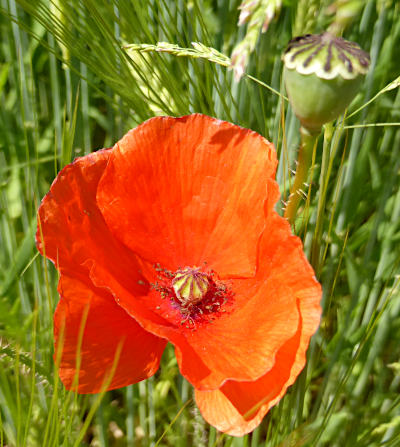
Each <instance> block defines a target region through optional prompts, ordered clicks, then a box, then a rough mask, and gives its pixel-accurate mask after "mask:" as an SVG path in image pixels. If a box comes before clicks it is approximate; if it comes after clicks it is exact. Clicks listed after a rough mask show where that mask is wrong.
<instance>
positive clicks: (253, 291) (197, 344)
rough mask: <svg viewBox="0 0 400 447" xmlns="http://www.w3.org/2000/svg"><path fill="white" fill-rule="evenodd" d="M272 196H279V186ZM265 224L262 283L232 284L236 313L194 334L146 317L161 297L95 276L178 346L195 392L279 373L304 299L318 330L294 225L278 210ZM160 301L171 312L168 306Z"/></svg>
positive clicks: (312, 288) (316, 291) (312, 289)
mask: <svg viewBox="0 0 400 447" xmlns="http://www.w3.org/2000/svg"><path fill="white" fill-rule="evenodd" d="M269 190H270V191H271V195H272V196H275V197H277V195H276V191H275V186H274V185H270V187H269ZM266 225H267V229H266V231H265V232H264V234H263V237H262V239H261V243H260V247H259V260H258V270H257V274H256V276H255V277H254V278H250V279H241V280H240V279H233V280H231V281H227V284H228V286H229V285H230V287H231V288H232V290H233V292H234V298H233V305H232V308H231V309H229V308H228V311H227V312H226V313H225V314H223V315H218V316H216V318H215V321H214V322H212V323H209V324H205V325H202V326H199V327H197V328H195V330H192V329H190V328H189V329H186V328H185V327H184V326H181V325H179V323H177V324H175V323H174V321H173V320H168V318H167V317H168V315H167V316H166V318H162V316H159V320H158V321H156V320H155V319H154V318H153V319H150V318H147V317H146V316H145V315H144V312H145V311H146V310H147V311H149V312H150V311H152V309H153V310H154V309H155V308H156V305H157V301H155V298H154V294H149V295H147V296H146V297H144V298H143V299H142V298H138V297H136V298H135V297H132V295H131V294H130V293H129V291H127V290H124V289H123V288H121V287H120V286H119V285H118V284H117V283H116V282H115V281H114V282H113V279H112V277H110V275H108V274H107V272H105V271H100V270H98V269H97V270H96V269H94V270H93V271H92V272H91V274H92V279H93V281H94V283H95V284H96V285H98V286H102V287H103V286H107V285H108V286H109V287H110V290H113V292H114V293H115V295H116V296H118V302H119V304H120V305H121V306H122V307H123V308H124V309H125V310H126V311H127V312H128V313H129V314H131V315H132V316H133V317H134V318H136V319H137V320H138V321H139V322H140V324H141V325H142V326H143V327H144V328H146V329H147V330H149V331H150V332H152V333H154V334H156V335H158V336H160V337H165V338H167V339H168V340H169V341H171V342H172V343H173V344H174V345H175V348H176V355H177V359H178V363H179V366H180V370H181V372H182V374H183V375H184V376H185V377H186V378H187V379H188V381H189V382H191V383H192V384H193V385H194V386H195V388H197V389H203V390H205V389H208V390H210V389H216V388H219V387H220V386H221V385H222V384H223V383H224V382H225V381H226V380H229V379H234V380H241V381H248V380H255V379H258V378H259V377H261V376H263V375H264V374H265V373H266V372H267V371H268V370H270V369H271V368H272V367H273V365H274V363H275V355H276V353H277V352H278V350H279V349H280V348H281V346H282V345H283V344H284V343H285V342H286V341H287V340H289V339H290V338H291V337H292V336H293V335H294V334H295V332H296V330H297V327H298V320H299V312H298V309H297V300H298V299H301V298H302V296H303V295H304V294H306V296H307V295H308V294H310V293H311V294H312V295H313V297H314V302H313V307H312V308H311V307H310V309H309V310H308V313H309V316H308V315H307V316H306V317H304V318H309V319H310V324H311V323H312V324H314V327H317V325H318V322H319V317H320V307H319V300H320V297H321V290H320V286H319V284H318V283H317V281H316V280H315V277H314V272H313V270H312V268H311V267H310V265H309V264H308V262H307V259H306V258H305V255H304V253H303V251H302V244H301V241H300V239H299V238H297V237H295V236H292V234H291V231H290V226H289V224H288V223H287V221H286V220H285V219H283V218H282V217H280V216H278V215H277V213H276V212H275V211H272V212H270V213H269V215H268V218H267V222H266ZM277 241H278V242H279V243H278V242H277ZM158 300H159V301H158V304H160V305H161V306H165V307H166V308H167V309H168V303H166V302H165V300H164V301H163V300H162V299H161V298H159V299H158ZM157 307H160V306H157ZM172 311H173V309H172V308H171V309H170V313H172ZM160 312H161V311H160ZM189 359H190V361H189Z"/></svg>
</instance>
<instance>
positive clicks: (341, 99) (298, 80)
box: [282, 32, 370, 133]
mask: <svg viewBox="0 0 400 447" xmlns="http://www.w3.org/2000/svg"><path fill="white" fill-rule="evenodd" d="M282 59H283V61H284V64H285V68H284V79H285V85H286V90H287V93H288V96H289V100H290V104H291V106H292V108H293V110H294V113H295V114H296V116H297V117H298V118H299V120H300V122H301V124H302V126H303V127H304V128H306V129H307V130H308V131H309V132H310V133H319V132H320V131H321V127H322V125H323V124H325V123H327V122H329V121H332V120H334V119H336V118H337V117H338V116H339V115H340V114H341V113H343V112H344V110H345V109H346V107H347V106H348V105H349V104H350V102H351V101H352V100H353V98H354V97H355V95H356V93H357V91H358V89H359V86H360V84H361V81H362V79H363V77H364V75H365V74H366V73H367V71H368V68H369V64H370V57H369V54H368V53H366V52H365V51H363V50H362V49H361V48H360V46H359V45H358V44H357V43H355V42H350V41H348V40H345V39H342V38H341V37H336V36H334V35H333V34H330V33H329V32H325V33H323V34H306V35H305V36H301V37H296V38H294V39H293V40H291V41H290V42H289V45H288V47H287V49H286V51H285V53H284V54H283V57H282Z"/></svg>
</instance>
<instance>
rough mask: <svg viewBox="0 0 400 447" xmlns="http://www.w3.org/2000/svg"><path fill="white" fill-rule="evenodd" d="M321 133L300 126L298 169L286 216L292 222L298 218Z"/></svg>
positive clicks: (291, 189)
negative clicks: (312, 132)
mask: <svg viewBox="0 0 400 447" xmlns="http://www.w3.org/2000/svg"><path fill="white" fill-rule="evenodd" d="M318 136H319V134H311V133H310V132H308V131H307V130H306V129H305V128H304V127H301V128H300V138H301V141H300V148H299V155H298V159H297V169H296V174H295V177H294V182H293V184H292V187H291V188H290V196H289V201H288V203H287V205H286V209H285V217H286V218H287V219H288V220H289V222H290V223H291V224H294V221H295V219H296V213H297V209H298V207H299V205H300V201H301V198H302V196H303V188H304V184H305V183H307V181H308V172H309V169H310V167H311V161H312V156H313V152H314V149H315V147H316V145H317V143H318Z"/></svg>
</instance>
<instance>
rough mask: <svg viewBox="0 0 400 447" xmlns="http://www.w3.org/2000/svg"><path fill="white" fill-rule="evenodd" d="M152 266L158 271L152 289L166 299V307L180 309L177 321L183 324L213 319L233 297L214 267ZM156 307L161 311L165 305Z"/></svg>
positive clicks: (191, 326) (193, 324) (207, 321)
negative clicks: (172, 269)
mask: <svg viewBox="0 0 400 447" xmlns="http://www.w3.org/2000/svg"><path fill="white" fill-rule="evenodd" d="M154 268H155V270H156V271H157V274H158V275H157V282H156V283H155V284H152V287H153V289H155V290H156V291H157V292H159V293H160V296H161V298H162V299H163V300H166V299H168V300H169V303H170V304H169V306H167V308H170V309H171V308H172V309H176V310H179V315H180V324H185V325H186V327H188V326H189V327H190V328H192V329H193V328H195V327H196V325H197V324H200V323H210V322H212V321H213V320H214V319H215V318H216V317H217V316H218V315H220V314H221V313H223V312H225V311H226V305H227V304H228V302H229V301H231V299H232V298H233V293H232V291H231V290H230V289H229V287H227V285H226V284H225V283H223V282H222V281H220V280H219V279H217V277H216V274H215V272H213V271H202V269H201V268H200V267H184V268H180V269H178V270H177V271H176V272H171V271H169V270H167V269H164V268H162V267H161V266H160V265H155V266H154ZM165 304H167V301H165ZM157 309H158V310H159V311H163V309H165V307H164V305H160V306H157ZM162 313H163V314H164V312H162ZM168 314H169V315H170V313H168Z"/></svg>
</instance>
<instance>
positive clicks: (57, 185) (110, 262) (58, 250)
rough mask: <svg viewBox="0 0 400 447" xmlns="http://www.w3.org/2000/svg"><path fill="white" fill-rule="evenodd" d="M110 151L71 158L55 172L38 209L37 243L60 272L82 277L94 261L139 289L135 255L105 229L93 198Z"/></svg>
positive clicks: (138, 274) (138, 291)
mask: <svg viewBox="0 0 400 447" xmlns="http://www.w3.org/2000/svg"><path fill="white" fill-rule="evenodd" d="M110 153H111V150H101V151H97V152H94V153H92V154H89V155H87V156H85V157H81V158H77V159H75V161H74V162H73V163H71V164H69V165H67V166H65V167H64V168H63V169H62V171H61V172H60V173H59V174H58V176H57V178H56V179H55V180H54V182H53V184H52V185H51V188H50V191H49V193H48V194H47V195H46V196H45V197H44V199H43V200H42V203H41V205H40V208H39V211H38V230H37V234H36V241H37V247H38V249H39V251H40V252H41V253H42V254H43V255H45V256H46V257H47V258H49V259H51V260H52V261H53V262H54V263H55V265H56V267H57V269H59V270H60V271H61V272H62V271H63V270H65V269H67V270H68V271H70V272H80V273H83V272H84V273H86V275H87V276H88V274H89V270H90V268H92V265H93V263H96V264H99V265H102V266H103V268H105V269H107V270H108V272H109V273H110V274H111V275H113V276H115V277H116V278H118V280H119V281H125V283H127V284H126V286H127V287H129V289H130V290H131V291H132V293H135V292H137V293H138V294H140V293H141V291H140V290H141V289H140V287H139V286H138V281H140V279H141V276H140V273H139V266H138V264H137V260H136V257H135V255H134V253H132V252H131V251H130V250H129V249H127V248H126V247H125V246H124V245H123V244H121V243H120V242H119V241H118V240H117V239H116V238H114V236H113V235H112V234H111V232H110V231H109V229H108V227H107V225H106V223H105V221H104V218H103V216H102V214H101V213H100V211H99V209H98V207H97V203H96V191H97V186H98V182H99V179H100V177H101V176H102V174H103V172H104V169H105V167H106V165H107V162H108V159H109V156H110Z"/></svg>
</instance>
